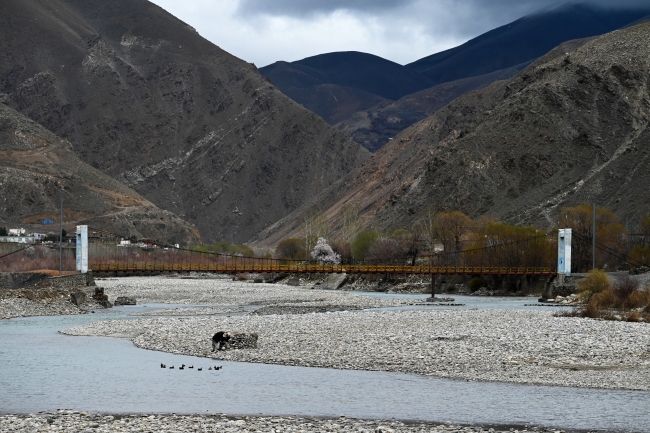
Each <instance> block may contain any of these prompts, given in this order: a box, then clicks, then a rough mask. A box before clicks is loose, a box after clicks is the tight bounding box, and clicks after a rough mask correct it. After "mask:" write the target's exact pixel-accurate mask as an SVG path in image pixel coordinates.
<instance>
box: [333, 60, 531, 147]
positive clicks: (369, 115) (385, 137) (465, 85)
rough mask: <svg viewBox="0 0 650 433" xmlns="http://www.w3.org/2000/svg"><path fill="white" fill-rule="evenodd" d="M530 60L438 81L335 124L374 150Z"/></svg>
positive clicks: (511, 72) (521, 66)
mask: <svg viewBox="0 0 650 433" xmlns="http://www.w3.org/2000/svg"><path fill="white" fill-rule="evenodd" d="M530 63H531V62H527V63H524V64H521V65H516V66H513V67H511V68H508V69H503V70H500V71H495V72H491V73H489V74H485V75H479V76H477V77H469V78H462V79H460V80H456V81H450V82H449V83H443V84H438V85H437V86H434V87H431V88H428V89H424V90H420V91H419V92H415V93H412V94H410V95H407V96H404V97H403V98H401V99H399V100H397V101H382V102H380V103H378V104H377V105H375V106H373V107H370V108H368V109H366V110H360V111H358V112H356V113H352V114H350V115H348V116H347V118H346V119H344V120H342V121H341V122H339V123H336V124H335V125H334V126H335V127H336V128H338V129H339V130H341V131H343V132H345V133H346V134H348V135H350V136H351V137H352V139H353V140H354V141H356V142H357V143H359V144H361V145H362V146H363V147H365V148H366V149H368V150H370V151H371V152H375V151H377V150H379V149H381V147H382V146H383V145H385V144H386V143H388V141H389V140H392V138H393V137H395V136H396V135H397V134H399V133H400V132H402V131H403V130H404V129H406V128H408V127H409V126H411V125H413V124H414V123H416V122H419V121H420V120H422V119H424V118H426V117H428V116H430V115H431V114H433V113H435V112H436V111H437V110H439V109H441V108H442V107H444V106H445V105H447V104H449V103H450V102H451V101H453V100H454V99H456V98H458V97H459V96H461V95H464V94H465V93H467V92H470V91H472V90H477V89H482V88H484V87H486V86H488V85H489V84H491V83H493V82H495V81H497V80H507V79H508V78H510V77H512V76H513V75H515V74H516V73H518V72H519V71H521V70H522V69H524V68H525V67H526V66H528V65H529V64H530Z"/></svg>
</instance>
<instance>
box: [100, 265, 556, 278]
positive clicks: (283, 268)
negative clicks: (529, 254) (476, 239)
mask: <svg viewBox="0 0 650 433" xmlns="http://www.w3.org/2000/svg"><path fill="white" fill-rule="evenodd" d="M90 269H91V270H92V271H93V272H94V273H97V274H102V273H141V274H147V273H149V274H152V273H166V272H209V273H218V274H237V273H242V274H243V273H291V274H294V273H295V274H427V275H529V276H555V275H557V272H556V271H555V270H554V269H552V268H550V267H513V266H425V265H422V266H407V265H403V266H399V265H342V264H338V265H330V264H317V263H307V264H301V263H270V264H267V263H243V264H238V263H231V264H198V263H197V264H192V263H91V264H90Z"/></svg>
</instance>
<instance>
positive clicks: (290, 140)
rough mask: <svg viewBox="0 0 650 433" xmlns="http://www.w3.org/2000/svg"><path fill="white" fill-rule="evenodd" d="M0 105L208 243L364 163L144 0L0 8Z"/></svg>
mask: <svg viewBox="0 0 650 433" xmlns="http://www.w3.org/2000/svg"><path fill="white" fill-rule="evenodd" d="M0 99H3V100H4V101H5V102H6V103H7V104H8V105H10V106H11V107H13V108H15V109H17V110H18V111H20V112H21V113H23V114H24V115H26V116H28V117H29V118H31V119H33V120H34V121H36V122H38V123H40V124H42V125H43V126H45V127H46V128H48V129H49V130H51V131H53V132H54V133H56V134H57V135H59V136H61V137H63V138H65V139H67V140H69V141H70V142H71V143H72V146H73V147H74V149H75V151H77V152H78V154H79V155H80V156H81V158H82V159H83V160H84V161H85V162H87V163H89V164H91V165H92V166H93V167H95V168H98V169H100V170H102V171H103V172H105V173H107V174H109V175H110V176H112V177H114V178H116V179H118V180H120V181H122V182H123V183H125V184H126V185H128V186H130V187H132V188H133V189H135V190H136V191H138V192H139V193H140V194H142V195H143V196H144V197H146V198H147V199H148V200H150V201H152V202H153V203H155V204H156V205H157V206H159V207H161V208H163V209H167V210H169V211H171V212H174V213H175V214H177V215H178V216H180V217H182V218H183V219H185V220H187V221H189V222H191V223H193V224H195V225H196V227H197V228H198V229H199V231H200V232H201V236H202V238H203V240H204V241H207V242H212V241H216V240H220V239H224V240H228V241H231V242H241V241H244V240H246V239H248V238H249V237H251V236H253V235H254V234H255V233H257V232H258V231H260V230H262V229H263V228H264V227H266V226H267V225H269V224H270V223H272V222H273V221H276V220H277V219H279V218H281V217H282V216H284V215H286V214H287V213H288V212H290V211H292V210H294V209H296V208H298V207H299V206H300V205H301V204H303V203H304V202H305V201H306V200H307V199H308V198H310V197H312V196H313V195H315V194H317V193H318V192H320V191H321V190H322V189H324V188H325V187H327V186H329V185H331V184H332V183H333V182H335V181H336V180H338V179H339V178H340V177H341V176H342V175H344V174H346V173H348V172H349V171H350V170H352V169H353V168H355V167H356V166H358V165H359V164H360V163H361V162H362V161H363V160H364V159H365V158H367V152H366V151H365V150H364V149H362V148H361V147H360V146H358V145H357V144H355V143H354V142H352V141H351V140H350V139H349V138H348V137H347V136H345V135H344V134H342V133H340V132H337V131H336V130H334V129H333V128H331V127H330V126H329V125H327V124H326V123H325V122H324V121H323V120H322V119H320V118H319V117H318V116H316V115H315V114H313V113H312V112H310V111H308V110H306V109H304V108H302V107H300V106H299V105H298V104H296V103H295V102H293V101H292V100H290V99H289V98H287V97H286V96H285V95H283V94H282V93H281V92H280V91H278V89H277V88H275V87H274V86H273V85H271V84H270V83H269V82H268V80H267V79H266V78H265V77H264V76H262V75H261V74H260V73H259V72H258V71H257V69H256V68H255V66H254V65H251V64H248V63H245V62H243V61H241V60H240V59H237V58H235V57H233V56H231V55H230V54H228V53H226V52H224V51H223V50H221V49H219V48H218V47H217V46H215V45H213V44H212V43H210V42H208V41H207V40H205V39H204V38H202V37H201V36H200V35H199V34H197V33H196V31H195V30H194V29H192V28H191V27H190V26H188V25H187V24H185V23H183V22H182V21H180V20H178V19H176V18H174V17H173V16H171V15H170V14H168V13H167V12H165V11H164V10H162V9H161V8H159V7H158V6H156V5H154V4H152V3H149V2H148V1H145V0H115V1H110V2H106V1H101V0H7V1H3V2H2V3H0Z"/></svg>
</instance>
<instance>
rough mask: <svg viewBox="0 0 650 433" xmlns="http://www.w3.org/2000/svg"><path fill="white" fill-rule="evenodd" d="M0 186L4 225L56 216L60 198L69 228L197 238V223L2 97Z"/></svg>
mask: <svg viewBox="0 0 650 433" xmlns="http://www.w3.org/2000/svg"><path fill="white" fill-rule="evenodd" d="M0 190H1V191H2V200H1V201H0V222H1V224H0V225H3V226H12V225H15V224H39V223H40V222H41V220H42V219H52V218H53V219H56V220H57V221H58V218H59V212H60V210H59V207H60V200H61V199H63V201H64V215H63V221H64V223H65V225H66V228H67V229H68V230H70V229H72V228H73V227H71V226H74V225H76V224H87V225H90V226H91V227H100V228H102V229H104V230H107V231H109V232H112V233H115V234H118V235H123V236H136V237H137V238H138V239H154V240H157V241H159V242H164V243H167V244H176V243H179V244H183V245H188V244H195V243H196V242H198V241H199V234H198V231H197V230H196V228H194V227H192V226H191V225H189V224H188V223H186V222H185V221H183V220H181V219H180V218H178V217H177V216H176V215H174V214H172V213H171V212H168V211H164V210H161V209H159V208H157V207H156V206H155V205H154V204H153V203H151V202H150V201H148V200H146V199H144V198H143V197H142V196H140V195H139V194H138V193H136V192H135V191H133V190H132V189H130V188H127V187H125V186H124V185H122V184H121V183H119V182H118V181H116V180H115V179H112V178H110V177H109V176H107V175H105V174H103V173H102V172H100V171H99V170H97V169H94V168H92V167H90V166H89V165H88V164H85V163H84V162H82V161H81V160H79V158H78V157H77V155H76V154H75V153H74V151H73V149H72V145H71V144H70V143H69V142H68V141H65V140H62V139H60V138H59V137H57V136H56V135H54V134H53V133H51V132H50V131H48V130H47V129H45V128H43V127H42V126H41V125H39V124H37V123H35V122H33V121H32V120H29V119H27V118H26V117H24V116H23V115H21V114H20V113H18V112H16V111H15V110H13V109H11V108H9V107H7V106H6V105H4V104H1V103H0ZM57 227H58V226H57Z"/></svg>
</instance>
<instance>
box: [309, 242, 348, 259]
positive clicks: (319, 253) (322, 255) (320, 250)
mask: <svg viewBox="0 0 650 433" xmlns="http://www.w3.org/2000/svg"><path fill="white" fill-rule="evenodd" d="M311 256H312V258H313V259H314V260H316V261H317V262H318V263H319V264H321V265H338V264H339V263H341V256H340V255H339V254H337V253H335V252H334V250H333V249H332V247H330V246H329V245H328V244H327V241H326V240H325V238H318V241H317V242H316V246H315V247H314V249H313V250H312V252H311Z"/></svg>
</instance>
